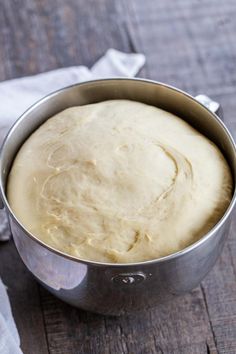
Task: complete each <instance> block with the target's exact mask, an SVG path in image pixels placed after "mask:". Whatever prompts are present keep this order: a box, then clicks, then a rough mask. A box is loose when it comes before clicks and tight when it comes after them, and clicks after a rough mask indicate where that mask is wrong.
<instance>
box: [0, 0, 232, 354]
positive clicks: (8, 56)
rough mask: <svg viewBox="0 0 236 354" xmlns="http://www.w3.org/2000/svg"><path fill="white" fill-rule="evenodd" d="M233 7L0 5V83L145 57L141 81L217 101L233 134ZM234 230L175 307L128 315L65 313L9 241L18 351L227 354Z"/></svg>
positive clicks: (106, 1)
mask: <svg viewBox="0 0 236 354" xmlns="http://www.w3.org/2000/svg"><path fill="white" fill-rule="evenodd" d="M235 20H236V2H235V1H234V0H226V1H224V2H221V1H220V0H215V1H209V0H201V1H199V0H178V1H172V0H165V1H155V0H147V1H139V0H138V1H137V0H129V1H126V0H118V1H110V0H99V1H95V0H88V1H86V2H84V1H83V0H67V1H66V2H65V1H62V0H55V1H47V0H26V1H23V0H11V1H8V0H2V1H1V3H0V33H1V35H0V64H1V65H0V80H5V79H10V78H13V77H19V76H23V75H30V74H34V73H37V72H42V71H45V70H50V69H54V68H58V67H64V66H70V65H78V64H84V65H88V66H91V65H92V64H93V63H94V61H96V60H97V59H98V58H99V57H100V56H101V55H103V54H104V52H105V51H106V50H107V49H108V48H109V47H114V48H117V49H120V50H123V51H126V52H131V51H137V52H144V53H145V55H146V58H147V63H146V66H145V68H144V69H143V70H142V71H141V73H140V76H143V77H147V78H152V79H156V80H159V81H163V82H166V83H169V84H172V85H175V86H177V87H179V88H182V89H184V90H186V91H188V92H190V93H192V94H198V93H202V92H203V93H206V94H208V95H210V96H212V97H213V98H215V99H216V100H218V101H219V102H222V106H223V109H224V112H225V120H226V123H227V124H228V125H229V127H230V128H232V129H233V130H234V133H235V136H236V119H235V111H236V101H235V94H236V66H235V59H236V42H235V34H236V21H235ZM235 230H236V222H235V221H234V224H233V226H232V228H231V233H230V237H229V240H228V243H227V246H226V247H225V249H224V252H223V254H222V256H221V258H220V259H219V261H218V262H217V264H216V265H215V267H214V269H213V270H212V271H211V272H210V274H209V275H208V276H207V277H206V278H205V280H204V281H203V282H202V284H201V286H200V287H198V288H197V289H195V290H193V291H192V292H191V293H190V294H187V295H185V296H184V297H180V298H178V299H177V300H176V302H175V303H172V304H168V306H167V305H166V306H160V307H158V308H155V309H153V310H149V311H145V312H142V313H139V314H133V315H130V316H127V317H118V318H114V317H104V316H99V315H94V314H91V313H88V312H84V311H80V310H78V309H75V308H72V307H70V306H68V305H66V304H64V303H62V302H61V301H59V300H57V299H56V298H54V297H53V296H52V295H50V294H49V293H48V292H47V291H46V290H44V289H43V288H41V287H40V286H39V285H38V284H37V283H36V282H35V281H34V280H33V278H32V277H31V276H30V274H29V273H28V271H27V270H26V269H25V268H24V266H23V265H22V263H21V261H20V260H19V257H18V255H17V254H16V251H15V248H14V246H13V244H12V243H9V244H3V245H0V253H1V258H0V275H1V276H2V277H3V280H4V281H5V283H6V284H7V285H8V287H9V295H10V300H11V303H12V307H13V312H14V316H15V319H16V323H17V326H18V328H19V331H20V335H21V340H22V348H23V350H24V353H26V354H27V353H29V354H31V353H34V354H44V353H50V354H64V353H65V354H70V353H72V354H77V353H80V354H83V353H86V354H89V353H92V354H94V353H98V354H99V353H101V354H108V353H112V354H113V353H114V354H115V353H122V354H124V353H131V354H132V353H133V354H144V353H146V354H150V353H153V354H154V353H155V354H156V353H158V354H159V353H165V354H173V353H174V354H185V353H186V354H198V353H199V354H200V353H201V354H204V353H207V354H209V353H211V354H215V353H222V354H223V353H224V354H233V353H236V260H235V254H236V240H235Z"/></svg>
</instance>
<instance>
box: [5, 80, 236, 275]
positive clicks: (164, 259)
mask: <svg viewBox="0 0 236 354" xmlns="http://www.w3.org/2000/svg"><path fill="white" fill-rule="evenodd" d="M107 81H108V82H110V81H134V82H142V83H146V84H154V85H159V86H163V87H165V88H168V89H170V90H173V91H177V92H178V93H180V94H182V95H184V96H186V97H187V98H189V99H190V100H192V101H194V102H195V103H197V104H198V105H200V106H202V107H203V108H204V109H205V110H207V111H208V113H209V114H210V115H211V117H212V118H213V119H215V120H217V121H218V123H219V124H220V125H221V128H222V129H223V130H224V131H225V133H226V135H227V136H228V138H229V140H230V142H231V144H232V147H233V149H234V152H235V159H236V144H235V142H234V140H233V138H232V135H231V133H230V132H229V130H228V128H227V127H226V126H225V124H224V123H223V122H222V120H221V119H220V118H219V117H218V116H217V115H216V114H215V113H213V112H212V111H210V110H209V109H208V108H207V107H205V106H204V105H203V104H202V103H200V102H199V101H197V100H196V99H195V98H194V97H193V96H191V95H190V94H188V93H187V92H185V91H183V90H181V89H178V88H176V87H174V86H171V85H168V84H165V83H162V82H159V81H155V80H149V79H143V78H123V77H117V78H116V77H113V78H107V79H95V80H88V81H85V82H81V83H76V84H73V85H69V86H66V87H63V88H61V89H59V90H56V91H53V92H51V93H49V94H48V95H46V96H44V97H43V98H41V99H40V100H38V101H37V102H35V103H34V104H32V105H31V106H30V107H29V108H28V109H27V110H26V111H25V112H24V113H23V114H21V115H20V117H19V118H18V119H17V120H16V122H15V123H14V124H13V125H12V126H11V128H10V130H9V131H8V133H7V135H6V137H5V139H4V141H3V144H2V147H1V151H0V197H1V198H2V202H3V205H4V206H5V208H6V211H7V212H8V213H9V214H10V216H11V217H12V218H13V220H14V221H15V222H16V223H17V225H18V226H19V227H20V228H21V230H22V231H23V232H24V234H26V235H27V236H28V237H30V238H31V239H32V240H33V241H35V242H37V243H38V244H40V245H41V246H42V247H44V248H46V249H48V250H49V251H51V252H52V253H55V254H56V255H58V256H62V257H63V258H66V259H69V260H71V261H75V262H79V263H83V264H87V265H94V266H97V267H98V266H109V267H114V268H116V267H128V266H136V267H137V266H143V265H151V264H158V263H162V262H167V261H171V260H174V259H176V258H180V257H182V256H184V255H185V254H187V253H190V252H191V251H193V250H195V249H196V248H198V247H200V246H201V245H203V244H204V243H205V242H206V241H208V240H210V239H211V238H212V237H213V236H214V234H215V232H217V231H218V230H219V229H220V228H221V226H222V225H223V224H224V223H225V221H226V220H227V219H228V217H229V216H230V214H231V212H232V210H233V208H234V206H235V204H236V186H235V185H236V183H235V181H234V193H233V196H232V200H231V202H230V204H229V206H228V208H227V210H226V211H225V213H224V215H223V216H222V218H221V219H220V220H219V221H218V222H217V223H216V224H215V225H214V227H213V228H212V229H210V231H209V232H207V233H206V234H205V235H204V236H202V237H201V238H200V239H199V240H198V241H196V242H194V243H193V244H191V245H189V246H188V247H185V248H184V249H182V250H180V251H178V252H175V253H172V254H170V255H167V256H164V257H161V258H156V259H151V260H147V261H142V262H133V263H109V262H95V261H90V260H86V259H81V258H78V257H75V256H72V255H69V254H67V253H64V252H62V251H59V250H57V249H56V248H54V247H51V246H49V245H48V244H46V243H45V242H43V241H41V240H40V239H38V238H37V237H36V236H34V235H33V234H31V233H30V232H29V231H27V230H26V229H25V227H24V226H23V225H22V224H21V223H20V221H19V220H18V219H17V217H16V216H15V214H14V213H13V211H12V210H11V207H10V205H9V203H8V200H7V197H6V194H5V190H4V188H3V182H2V155H3V154H4V151H5V149H7V144H8V140H9V138H10V136H11V134H12V132H13V131H15V130H16V129H17V127H18V125H19V124H20V123H21V121H23V120H24V119H25V117H26V116H27V115H28V114H29V113H30V112H31V111H32V110H34V109H35V108H36V107H38V106H40V105H41V104H42V103H44V102H45V101H48V100H50V99H51V98H52V97H54V96H56V95H57V94H58V93H61V92H64V91H67V90H70V89H71V88H73V87H76V86H82V85H88V84H89V85H91V84H96V83H99V82H100V83H103V82H107ZM234 179H235V178H234Z"/></svg>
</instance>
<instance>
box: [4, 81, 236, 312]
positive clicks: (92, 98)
mask: <svg viewBox="0 0 236 354" xmlns="http://www.w3.org/2000/svg"><path fill="white" fill-rule="evenodd" d="M108 99H130V100H136V101H140V102H144V103H147V104H150V105H154V106H157V107H160V108H162V109H165V110H167V111H170V112H172V113H174V114H176V115H177V116H179V117H182V118H183V119H185V120H186V121H187V122H189V123H190V124H191V125H192V126H194V127H195V128H197V129H198V130H199V131H201V132H202V133H203V134H205V135H206V136H208V137H209V138H210V139H211V140H212V141H214V142H215V143H216V144H217V145H218V147H219V148H220V149H221V150H222V152H223V154H224V155H225V157H226V158H227V160H228V163H229V165H230V166H231V169H232V173H233V176H234V183H235V175H236V149H235V145H234V142H233V140H232V137H231V135H230V133H229V131H228V130H227V128H226V127H225V125H224V124H223V123H222V121H221V120H220V119H219V118H218V117H217V116H216V115H215V114H214V113H212V112H211V111H210V110H208V109H207V108H206V107H204V106H203V105H202V104H201V103H199V102H198V101H197V100H196V99H195V98H193V97H191V96H190V95H188V94H186V93H184V92H182V91H180V90H178V89H176V88H173V87H170V86H167V85H164V84H162V83H158V82H153V81H147V80H141V79H107V80H96V81H90V82H87V83H82V84H78V85H74V86H70V87H67V88H65V89H62V90H59V91H57V92H55V93H52V94H50V95H48V96H47V97H45V98H43V99H42V100H41V101H39V102H37V103H36V104H35V105H33V106H32V107H31V108H30V109H28V111H26V112H25V113H24V114H23V115H22V116H21V117H20V118H19V120H18V121H17V122H16V123H15V124H14V126H13V127H12V128H11V130H10V132H9V134H8V136H7V137H6V139H5V142H4V144H3V147H2V150H1V157H0V173H1V176H0V190H1V197H2V201H3V205H4V207H5V209H6V212H7V214H8V218H9V223H10V227H11V231H12V235H13V238H14V241H15V244H16V247H17V250H18V252H19V254H20V256H21V258H22V260H23V262H24V263H25V265H26V266H27V268H28V269H29V270H30V271H31V272H32V274H33V275H34V276H35V277H36V278H37V279H38V281H39V282H40V283H41V284H42V285H43V286H44V287H46V288H47V289H48V290H49V291H50V292H51V293H53V294H54V295H55V296H57V297H59V298H60V299H62V300H64V301H66V302H68V303H69V304H72V305H74V306H77V307H80V308H83V309H85V310H90V311H94V312H98V313H103V314H114V315H118V314H124V313H127V312H129V311H132V310H139V309H143V308H149V307H152V306H155V305H157V304H159V303H163V302H165V301H167V300H170V299H173V298H174V297H175V296H176V295H180V294H183V293H185V292H187V291H190V290H191V289H193V288H194V287H196V286H197V285H198V284H199V283H200V281H201V280H202V279H203V278H204V276H205V275H206V274H207V273H208V271H209V270H210V269H211V268H212V266H213V265H214V263H215V261H216V259H217V257H218V256H219V254H220V252H221V250H222V247H223V244H224V242H225V239H226V236H227V233H228V229H229V225H230V217H231V214H232V210H233V207H234V205H235V198H236V197H235V193H234V197H233V199H232V202H231V204H230V206H229V208H228V210H227V211H226V213H225V215H224V216H223V218H222V219H221V220H220V221H219V222H218V224H217V225H216V226H215V227H214V228H213V229H212V230H211V231H210V232H209V233H208V234H207V235H205V236H204V237H203V238H202V239H200V240H199V241H198V242H196V243H194V244H193V245H191V246H190V247H188V248H186V249H184V250H182V251H180V252H178V253H175V254H173V255H170V256H167V257H163V258H161V259H157V260H152V261H147V262H140V263H132V264H106V263H98V262H90V261H83V260H79V259H76V258H74V257H72V256H68V255H66V254H63V253H62V252H59V251H57V250H55V249H53V248H52V247H49V246H48V245H46V244H44V243H43V242H42V241H39V240H37V239H36V238H35V237H34V236H33V235H31V234H30V233H29V232H28V231H27V230H26V229H25V228H24V227H23V226H22V225H21V224H20V222H19V221H18V220H17V218H16V216H15V215H14V214H13V212H12V211H11V208H10V207H9V204H8V202H7V198H6V194H5V191H6V184H7V176H8V172H9V170H10V168H11V164H12V162H13V159H14V157H15V155H16V153H17V151H18V149H19V148H20V146H21V145H22V143H23V142H24V140H25V139H27V137H28V136H29V135H30V134H31V133H32V132H33V131H34V130H35V129H37V128H38V126H39V125H40V124H42V123H43V122H44V121H45V120H46V119H48V118H49V117H50V116H52V115H54V114H56V113H58V112H59V111H61V110H63V109H65V108H67V107H70V106H75V105H83V104H88V103H94V102H99V101H104V100H108ZM29 163H34V161H29Z"/></svg>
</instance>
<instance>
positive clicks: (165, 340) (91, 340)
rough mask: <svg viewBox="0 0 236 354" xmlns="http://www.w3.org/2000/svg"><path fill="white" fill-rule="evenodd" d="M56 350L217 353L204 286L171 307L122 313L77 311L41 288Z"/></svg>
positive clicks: (51, 346)
mask: <svg viewBox="0 0 236 354" xmlns="http://www.w3.org/2000/svg"><path fill="white" fill-rule="evenodd" d="M42 301H43V304H44V314H45V322H46V326H47V334H48V342H49V349H50V353H51V354H62V353H78V352H79V353H80V354H84V353H86V354H87V353H98V354H109V353H134V354H138V353H140V354H141V353H148V354H149V353H186V354H196V353H201V354H203V353H212V354H213V353H217V351H216V348H215V344H214V339H213V336H212V332H211V328H210V324H209V322H208V318H207V312H206V310H205V304H204V299H203V296H202V293H201V290H200V288H198V289H195V290H194V291H193V292H192V293H191V294H187V295H186V296H183V297H180V298H177V299H176V302H175V303H172V304H169V305H168V306H166V305H163V306H159V307H158V308H155V309H152V310H149V311H144V312H140V313H138V314H132V315H130V316H123V317H105V316H99V315H95V314H91V313H89V312H84V311H81V310H77V309H75V308H73V307H71V306H68V305H66V304H64V303H62V302H61V301H59V300H55V298H54V297H53V296H52V295H50V294H49V293H48V292H47V291H45V290H44V289H42Z"/></svg>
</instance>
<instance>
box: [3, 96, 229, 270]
mask: <svg viewBox="0 0 236 354" xmlns="http://www.w3.org/2000/svg"><path fill="white" fill-rule="evenodd" d="M231 196H232V178H231V173H230V169H229V167H228V165H227V163H226V161H225V159H224V157H223V155H222V154H221V152H220V151H219V149H218V148H217V147H216V146H215V145H214V144H213V143H212V142H211V141H209V140H208V139H207V138H206V137H204V136H203V135H201V134H200V133H199V132H198V131H196V130H195V129H193V128H192V127H191V126H190V125H188V124H187V123H186V122H184V121H183V120H182V119H180V118H178V117H176V116H174V115H173V114H170V113H168V112H166V111H163V110H161V109H158V108H155V107H152V106H148V105H145V104H142V103H138V102H133V101H128V100H111V101H105V102H101V103H97V104H91V105H87V106H81V107H72V108H68V109H66V110H65V111H63V112H61V113H59V114H57V115H56V116H54V117H52V118H50V119H49V120H47V121H46V122H45V123H44V124H43V125H42V126H40V127H39V128H38V129H37V130H36V131H35V132H34V133H33V134H32V135H31V136H30V137H29V139H28V140H27V141H26V142H25V143H24V144H23V146H22V147H21V149H20V151H19V152H18V154H17V157H16V159H15V161H14V164H13V167H12V170H11V172H10V176H9V183H8V199H9V203H10V206H11V208H12V210H13V212H14V213H15V215H16V216H17V218H18V219H19V221H20V222H21V223H22V224H23V225H24V226H25V227H26V228H27V229H28V230H29V231H30V232H31V233H32V234H34V235H35V236H36V237H38V238H39V239H41V240H43V241H44V242H45V243H47V244H49V245H51V246H53V247H55V248H56V249H58V250H61V251H63V252H65V253H68V254H70V255H73V256H76V257H79V258H82V259H87V260H93V261H106V262H120V263H126V262H139V261H145V260H150V259H154V258H159V257H162V256H166V255H169V254H171V253H173V252H176V251H179V250H181V249H183V248H184V247H186V246H188V245H190V244H191V243H193V242H194V241H196V240H198V239H199V238H200V237H201V236H203V235H204V234H205V233H206V232H207V231H209V230H210V229H211V228H212V227H213V225H214V224H216V222H217V221H218V220H219V219H220V218H221V217H222V215H223V214H224V212H225V210H226V208H227V207H228V205H229V203H230V199H231Z"/></svg>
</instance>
